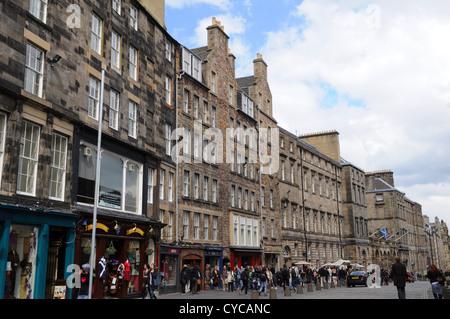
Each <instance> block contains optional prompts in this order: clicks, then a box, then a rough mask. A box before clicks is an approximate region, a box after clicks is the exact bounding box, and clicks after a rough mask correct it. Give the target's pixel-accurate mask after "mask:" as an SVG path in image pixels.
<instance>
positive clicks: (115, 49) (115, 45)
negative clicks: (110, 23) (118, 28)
mask: <svg viewBox="0 0 450 319" xmlns="http://www.w3.org/2000/svg"><path fill="white" fill-rule="evenodd" d="M121 42H122V39H121V37H120V35H119V34H118V33H117V32H115V31H112V33H111V65H112V66H113V67H115V68H116V69H119V70H120V54H121V52H120V51H121V50H120V48H121Z"/></svg>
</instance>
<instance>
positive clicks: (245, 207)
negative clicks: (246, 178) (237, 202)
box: [244, 189, 248, 210]
mask: <svg viewBox="0 0 450 319" xmlns="http://www.w3.org/2000/svg"><path fill="white" fill-rule="evenodd" d="M244 209H245V210H248V189H246V190H244Z"/></svg>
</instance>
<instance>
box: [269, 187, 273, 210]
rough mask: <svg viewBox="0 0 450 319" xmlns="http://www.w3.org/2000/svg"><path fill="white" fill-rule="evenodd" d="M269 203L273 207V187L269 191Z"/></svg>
mask: <svg viewBox="0 0 450 319" xmlns="http://www.w3.org/2000/svg"><path fill="white" fill-rule="evenodd" d="M269 205H270V208H273V189H271V190H270V192H269Z"/></svg>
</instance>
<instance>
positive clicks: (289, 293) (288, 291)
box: [284, 286, 291, 297]
mask: <svg viewBox="0 0 450 319" xmlns="http://www.w3.org/2000/svg"><path fill="white" fill-rule="evenodd" d="M284 295H285V296H288V297H290V296H291V288H289V286H285V287H284Z"/></svg>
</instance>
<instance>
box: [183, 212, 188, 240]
mask: <svg viewBox="0 0 450 319" xmlns="http://www.w3.org/2000/svg"><path fill="white" fill-rule="evenodd" d="M183 239H189V212H186V211H185V212H184V213H183Z"/></svg>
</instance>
